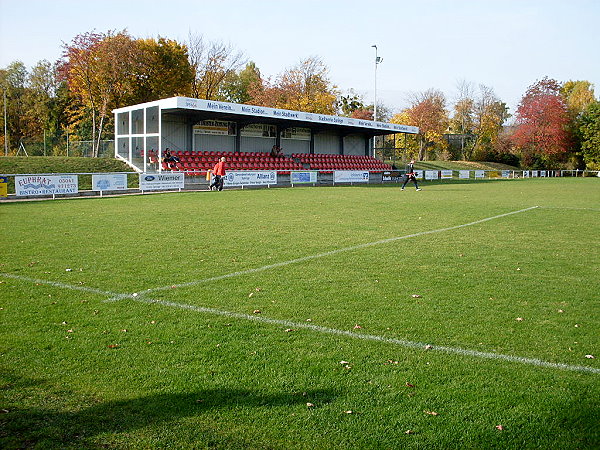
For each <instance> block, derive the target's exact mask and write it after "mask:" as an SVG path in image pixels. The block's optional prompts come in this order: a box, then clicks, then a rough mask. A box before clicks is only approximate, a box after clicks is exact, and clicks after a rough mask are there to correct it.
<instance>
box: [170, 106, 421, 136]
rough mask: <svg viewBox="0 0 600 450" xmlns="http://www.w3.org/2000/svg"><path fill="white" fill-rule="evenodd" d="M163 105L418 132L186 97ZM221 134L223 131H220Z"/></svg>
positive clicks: (411, 129)
mask: <svg viewBox="0 0 600 450" xmlns="http://www.w3.org/2000/svg"><path fill="white" fill-rule="evenodd" d="M164 102H165V103H171V102H173V103H174V104H173V105H168V106H167V105H165V106H164V108H165V109H169V108H170V107H175V108H184V109H195V110H198V111H214V112H220V113H235V114H245V115H251V116H254V117H266V118H276V119H277V118H283V119H292V120H298V121H302V122H311V123H326V124H333V125H347V126H354V127H360V128H370V129H374V130H387V131H392V132H398V133H413V134H417V133H418V132H419V128H418V127H413V126H409V125H400V124H395V123H384V122H374V121H371V120H363V119H354V118H351V117H339V116H329V115H326V114H317V113H308V112H300V111H290V110H287V109H277V108H268V107H265V106H253V105H244V104H237V103H227V102H217V101H214V100H202V99H195V98H187V97H174V98H172V99H166V100H164ZM220 132H221V133H222V132H223V131H220Z"/></svg>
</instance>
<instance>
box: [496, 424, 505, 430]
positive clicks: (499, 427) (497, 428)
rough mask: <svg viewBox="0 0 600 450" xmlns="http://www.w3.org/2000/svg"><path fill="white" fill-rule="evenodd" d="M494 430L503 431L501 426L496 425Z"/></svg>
mask: <svg viewBox="0 0 600 450" xmlns="http://www.w3.org/2000/svg"><path fill="white" fill-rule="evenodd" d="M496 430H500V431H502V430H504V427H503V426H502V425H496Z"/></svg>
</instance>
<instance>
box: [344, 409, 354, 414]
mask: <svg viewBox="0 0 600 450" xmlns="http://www.w3.org/2000/svg"><path fill="white" fill-rule="evenodd" d="M344 412H345V413H346V414H354V411H352V410H348V411H344Z"/></svg>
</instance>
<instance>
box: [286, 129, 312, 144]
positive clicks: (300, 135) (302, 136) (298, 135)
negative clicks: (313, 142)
mask: <svg viewBox="0 0 600 450" xmlns="http://www.w3.org/2000/svg"><path fill="white" fill-rule="evenodd" d="M281 137H282V138H283V139H296V140H298V141H310V128H296V127H291V128H286V129H285V130H283V131H282V132H281Z"/></svg>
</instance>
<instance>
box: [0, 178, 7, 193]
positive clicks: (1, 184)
mask: <svg viewBox="0 0 600 450" xmlns="http://www.w3.org/2000/svg"><path fill="white" fill-rule="evenodd" d="M0 197H8V177H0Z"/></svg>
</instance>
